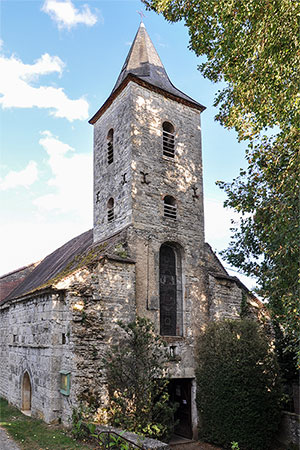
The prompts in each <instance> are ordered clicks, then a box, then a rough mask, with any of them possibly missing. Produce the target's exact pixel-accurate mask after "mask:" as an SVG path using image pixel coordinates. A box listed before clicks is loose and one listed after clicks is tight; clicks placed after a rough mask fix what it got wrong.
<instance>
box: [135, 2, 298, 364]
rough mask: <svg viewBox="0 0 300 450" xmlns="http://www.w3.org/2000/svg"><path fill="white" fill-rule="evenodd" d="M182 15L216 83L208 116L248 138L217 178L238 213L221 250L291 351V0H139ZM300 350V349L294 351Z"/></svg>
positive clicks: (294, 104) (294, 171) (294, 153)
mask: <svg viewBox="0 0 300 450" xmlns="http://www.w3.org/2000/svg"><path fill="white" fill-rule="evenodd" d="M144 3H145V4H146V5H147V6H148V7H149V8H152V9H154V10H155V11H157V12H158V13H162V14H163V15H164V17H165V18H166V19H167V20H169V21H171V22H176V21H180V20H184V22H185V25H186V26H187V27H188V30H189V36H190V49H191V50H193V51H194V52H195V53H196V55H197V56H204V57H205V59H204V62H202V64H200V66H199V70H200V71H201V72H202V74H203V75H204V76H205V77H207V78H209V79H210V80H211V81H213V82H219V81H223V82H225V87H224V88H223V89H222V90H220V91H219V92H218V93H217V95H216V98H215V102H214V105H215V106H218V107H219V112H218V114H217V116H216V119H217V120H218V121H219V122H220V123H221V124H222V125H224V126H225V127H227V128H233V129H235V130H236V131H237V133H238V139H239V140H248V143H249V146H248V150H247V151H246V160H247V162H248V167H247V169H246V170H241V173H240V175H239V176H238V177H237V178H236V179H235V180H233V182H231V183H224V182H219V185H220V187H221V188H222V189H224V190H225V192H226V193H227V195H228V199H227V201H226V205H227V206H230V207H231V208H233V209H235V210H236V211H237V212H238V213H239V214H240V215H241V221H240V224H239V225H238V226H235V227H233V228H232V241H231V243H230V245H229V248H228V249H227V250H226V251H225V252H224V253H223V255H224V256H225V258H226V259H227V260H228V261H229V262H230V263H232V264H233V265H235V266H236V267H239V268H241V269H242V270H244V272H245V273H246V274H247V275H251V276H254V277H256V278H257V281H258V285H259V293H260V295H262V296H263V297H264V298H265V299H267V300H268V301H269V305H270V308H271V311H272V314H273V318H274V319H275V320H276V321H277V322H278V323H279V324H280V325H281V327H282V329H283V331H284V333H285V334H286V335H287V336H288V339H289V342H292V344H293V348H294V350H296V351H298V352H299V350H298V349H299V339H300V310H299V300H298V297H299V284H298V283H299V259H300V257H299V237H300V233H299V217H300V213H299V205H300V193H299V192H300V190H299V187H300V186H299V178H300V177H299V167H300V156H299V144H300V133H299V124H300V108H299V106H300V95H299V85H300V69H299V67H300V51H299V48H300V46H299V17H300V3H299V2H297V1H294V0H266V1H263V2H262V1H261V0H230V1H228V0H201V1H200V0H144ZM299 359H300V358H299Z"/></svg>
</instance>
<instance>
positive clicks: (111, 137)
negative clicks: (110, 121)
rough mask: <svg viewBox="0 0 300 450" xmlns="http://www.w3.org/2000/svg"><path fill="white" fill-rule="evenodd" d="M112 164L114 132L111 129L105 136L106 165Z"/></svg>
mask: <svg viewBox="0 0 300 450" xmlns="http://www.w3.org/2000/svg"><path fill="white" fill-rule="evenodd" d="M113 162H114V130H113V129H112V128H111V129H110V130H109V132H108V134H107V163H108V164H112V163H113Z"/></svg>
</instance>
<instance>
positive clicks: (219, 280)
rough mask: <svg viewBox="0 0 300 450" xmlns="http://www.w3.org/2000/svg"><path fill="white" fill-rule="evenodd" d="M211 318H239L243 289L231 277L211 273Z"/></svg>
mask: <svg viewBox="0 0 300 450" xmlns="http://www.w3.org/2000/svg"><path fill="white" fill-rule="evenodd" d="M208 278H209V290H210V318H211V320H220V319H239V318H240V310H241V302H242V290H241V289H240V288H239V287H238V286H237V284H236V282H235V281H234V280H232V279H230V278H229V277H226V276H222V275H218V276H213V275H209V276H208Z"/></svg>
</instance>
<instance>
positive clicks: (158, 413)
mask: <svg viewBox="0 0 300 450" xmlns="http://www.w3.org/2000/svg"><path fill="white" fill-rule="evenodd" d="M120 327H121V328H122V329H123V331H124V332H125V333H124V334H123V338H122V339H121V340H120V342H119V343H118V345H114V346H112V348H111V349H110V350H109V352H108V353H107V355H106V360H105V366H106V372H107V380H108V393H109V411H108V413H109V417H110V419H111V420H110V421H111V424H112V425H114V426H117V427H121V428H123V429H126V430H127V431H133V432H135V433H139V434H142V435H144V436H149V437H153V438H158V439H167V438H168V437H169V435H170V433H172V431H173V426H174V407H173V406H172V405H170V402H169V394H168V380H167V379H166V365H167V362H168V360H169V358H168V356H167V353H166V348H165V345H164V343H163V341H162V340H161V338H160V337H159V336H157V335H156V334H155V331H154V328H153V325H152V323H151V322H150V321H149V320H147V319H144V318H140V317H138V318H137V319H136V320H135V321H134V322H131V323H129V324H128V325H125V324H123V323H120Z"/></svg>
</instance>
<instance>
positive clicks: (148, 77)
mask: <svg viewBox="0 0 300 450" xmlns="http://www.w3.org/2000/svg"><path fill="white" fill-rule="evenodd" d="M130 75H131V79H132V81H136V83H138V79H139V80H141V81H143V82H144V83H146V84H147V85H148V87H149V89H152V90H156V91H157V90H158V91H159V92H160V93H162V94H164V93H165V94H164V95H167V96H169V97H171V98H173V99H176V100H177V101H180V102H183V103H185V102H188V104H189V105H190V106H192V107H194V108H196V109H198V110H200V111H204V109H205V106H203V105H201V104H200V103H198V102H196V101H195V100H193V99H192V98H191V97H189V96H188V95H185V94H184V93H183V92H181V91H180V90H179V89H177V88H176V87H175V86H174V85H173V84H172V83H171V81H170V80H169V77H168V75H167V72H166V71H165V68H164V66H163V64H162V62H161V60H160V58H159V56H158V53H157V51H156V50H155V47H154V45H153V44H152V41H151V39H150V37H149V35H148V33H147V31H146V28H145V25H144V23H143V22H141V24H140V26H139V29H138V31H137V33H136V36H135V38H134V41H133V44H132V45H131V48H130V50H129V53H128V55H127V58H126V61H125V63H124V65H123V67H122V70H121V73H120V75H119V77H118V79H117V82H116V84H115V86H114V88H113V90H112V92H111V94H110V96H109V97H108V99H107V100H106V102H105V103H104V104H103V105H102V106H101V108H100V109H99V110H98V111H97V112H96V114H94V115H93V117H92V118H91V119H90V120H89V123H91V124H94V123H95V122H96V121H97V120H98V119H99V117H100V116H101V114H103V112H104V111H105V110H106V109H107V108H108V107H109V105H111V103H112V101H113V99H114V98H115V97H116V96H117V95H118V91H120V90H122V89H123V87H124V86H125V85H126V82H125V80H126V79H127V81H128V79H129V76H130Z"/></svg>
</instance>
